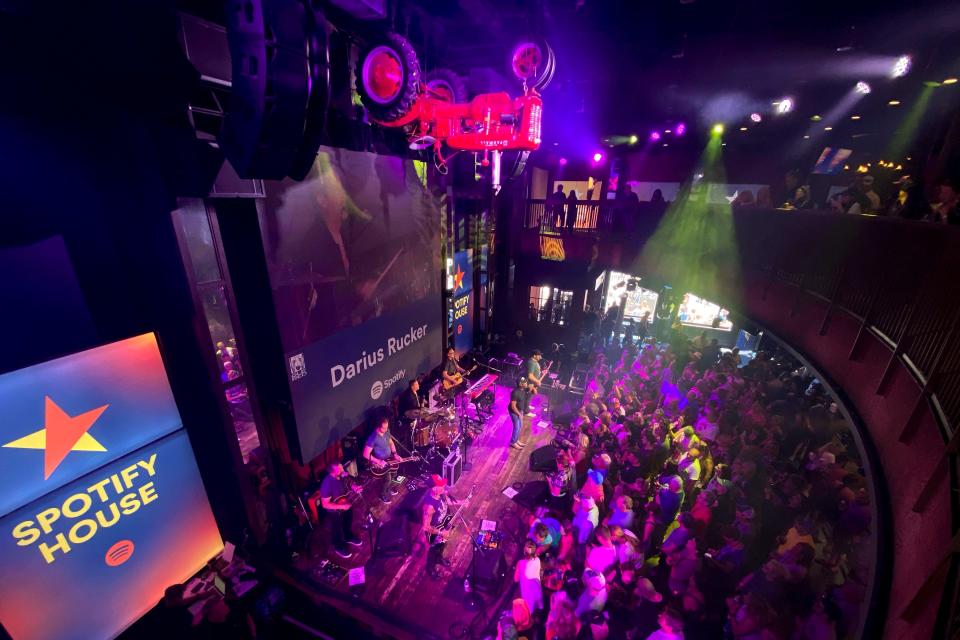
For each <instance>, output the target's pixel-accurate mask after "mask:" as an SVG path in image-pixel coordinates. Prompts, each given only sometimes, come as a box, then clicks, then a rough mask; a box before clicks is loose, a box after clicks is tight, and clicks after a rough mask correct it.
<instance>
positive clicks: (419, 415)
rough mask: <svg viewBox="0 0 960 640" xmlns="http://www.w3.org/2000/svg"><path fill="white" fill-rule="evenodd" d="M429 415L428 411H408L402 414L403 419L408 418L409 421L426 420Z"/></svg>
mask: <svg viewBox="0 0 960 640" xmlns="http://www.w3.org/2000/svg"><path fill="white" fill-rule="evenodd" d="M429 415H430V410H429V409H410V410H409V411H406V412H404V414H403V417H404V418H409V419H410V420H416V419H417V418H426V417H428V416H429Z"/></svg>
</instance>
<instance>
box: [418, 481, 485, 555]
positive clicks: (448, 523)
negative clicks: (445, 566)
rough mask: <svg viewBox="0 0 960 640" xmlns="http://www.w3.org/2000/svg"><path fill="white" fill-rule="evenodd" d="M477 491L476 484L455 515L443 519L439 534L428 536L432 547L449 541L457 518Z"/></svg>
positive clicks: (448, 514) (459, 505) (458, 506)
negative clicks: (448, 538) (448, 537)
mask: <svg viewBox="0 0 960 640" xmlns="http://www.w3.org/2000/svg"><path fill="white" fill-rule="evenodd" d="M476 491H477V483H474V484H473V486H472V487H470V493H468V494H467V497H466V498H464V499H463V500H461V501H460V504H458V505H457V510H456V511H454V512H453V513H447V515H446V516H444V517H443V520H441V521H440V525H439V526H438V527H437V529H440V531H439V532H438V533H431V534H427V538H428V540H429V542H430V544H431V545H435V544H443V543H444V542H446V541H447V536H449V535H450V532H451V531H453V528H454V526H455V524H456V522H455V521H456V519H457V516H459V515H460V512H461V511H463V508H464V507H465V506H467V503H468V502H470V499H471V498H472V497H473V494H474V493H475V492H476Z"/></svg>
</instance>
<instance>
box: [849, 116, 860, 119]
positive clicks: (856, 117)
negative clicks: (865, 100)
mask: <svg viewBox="0 0 960 640" xmlns="http://www.w3.org/2000/svg"><path fill="white" fill-rule="evenodd" d="M850 119H851V120H859V119H860V116H850Z"/></svg>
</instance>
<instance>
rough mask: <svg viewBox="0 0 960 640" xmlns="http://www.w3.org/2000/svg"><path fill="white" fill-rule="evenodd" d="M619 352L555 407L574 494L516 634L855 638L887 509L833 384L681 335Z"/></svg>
mask: <svg viewBox="0 0 960 640" xmlns="http://www.w3.org/2000/svg"><path fill="white" fill-rule="evenodd" d="M709 346H713V345H712V344H711V345H709ZM606 353H607V354H610V353H614V354H619V355H618V357H617V359H616V360H614V359H611V358H609V357H608V356H604V349H603V346H602V345H601V346H600V348H598V350H597V353H596V356H595V361H594V365H593V370H592V379H591V380H590V383H589V385H588V387H587V389H586V392H585V394H584V399H583V404H582V406H580V407H579V410H578V411H577V414H576V416H574V417H572V418H571V419H570V420H569V421H568V422H569V425H566V424H564V423H565V422H567V421H563V420H561V419H560V418H557V419H556V420H555V426H558V429H559V431H558V438H557V443H558V451H559V453H558V456H557V465H558V470H557V472H556V473H555V474H551V477H553V478H556V477H558V476H559V477H561V478H562V480H561V482H559V483H554V484H556V485H558V486H560V485H562V486H564V487H565V488H566V489H567V493H566V494H565V495H563V494H562V492H554V497H552V498H551V500H550V501H549V502H548V503H547V505H546V506H541V507H539V508H538V509H537V511H536V512H535V513H534V514H533V519H532V521H531V522H530V528H529V534H528V536H527V539H526V542H525V544H524V546H523V549H522V554H521V558H520V560H519V561H518V563H517V564H516V566H515V571H514V579H515V581H516V582H517V583H518V585H519V597H518V598H517V599H516V600H514V601H513V610H512V611H511V612H509V615H506V616H505V617H504V618H503V619H502V620H501V622H500V627H499V637H501V638H506V637H527V638H531V639H532V638H545V639H546V640H574V639H578V640H579V639H581V638H597V639H599V638H628V639H634V638H639V639H643V638H649V639H651V640H679V639H681V638H687V639H690V638H735V639H742V640H746V639H750V640H761V639H762V640H781V639H782V640H794V639H801V638H804V639H817V640H832V639H836V638H848V637H852V636H853V635H854V634H855V633H856V632H857V629H858V624H859V620H860V618H861V609H862V608H863V607H864V606H865V602H866V598H867V593H866V592H867V585H868V584H869V582H870V580H869V577H870V572H871V568H872V564H871V563H872V560H873V558H872V556H871V551H870V550H871V549H873V548H874V545H873V541H872V536H873V523H872V517H871V513H872V511H871V504H870V499H869V491H868V486H867V478H866V477H865V473H864V470H863V467H862V465H861V460H860V455H859V453H858V448H857V447H856V445H855V441H854V439H853V436H852V433H851V431H850V425H849V424H848V423H847V422H846V421H845V420H844V419H843V418H842V417H841V414H840V413H839V412H838V410H837V406H836V404H835V403H834V402H833V400H832V399H831V397H830V395H829V394H828V393H827V392H826V391H825V389H824V388H823V387H822V385H821V384H820V383H819V381H818V380H817V379H816V378H814V377H813V375H812V374H811V373H810V372H808V371H807V370H806V369H805V368H804V367H803V366H801V365H800V364H799V363H797V362H796V361H794V360H792V359H791V358H790V357H789V356H787V355H785V354H780V353H772V352H761V353H759V354H758V355H757V357H756V358H755V359H753V360H752V361H750V362H749V363H747V364H746V365H741V362H740V357H739V354H738V353H737V352H736V350H734V351H732V352H727V353H724V354H721V353H720V352H719V349H712V348H705V346H704V345H703V344H702V341H701V342H700V343H696V344H695V343H694V342H692V341H690V340H688V339H687V338H686V337H685V336H684V335H683V334H682V333H681V332H679V331H675V332H674V336H673V339H672V340H671V341H670V342H669V343H668V344H655V343H653V342H652V341H648V342H647V343H641V344H640V345H639V346H638V345H635V344H633V343H632V341H625V348H623V350H622V352H621V351H620V350H619V349H607V350H606ZM559 434H562V437H561V435H559ZM556 496H561V497H556Z"/></svg>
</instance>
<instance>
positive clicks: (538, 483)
mask: <svg viewBox="0 0 960 640" xmlns="http://www.w3.org/2000/svg"><path fill="white" fill-rule="evenodd" d="M554 469H556V463H554ZM549 493H550V487H549V486H548V485H547V483H546V481H544V480H531V481H530V482H528V483H526V484H524V485H523V488H522V489H520V491H519V493H517V495H515V496H513V501H514V502H516V503H517V504H518V505H520V506H521V507H523V508H524V509H528V510H530V511H533V510H534V509H536V508H537V507H539V506H540V505H542V504H544V503H545V502H546V501H547V496H548V494H549Z"/></svg>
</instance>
